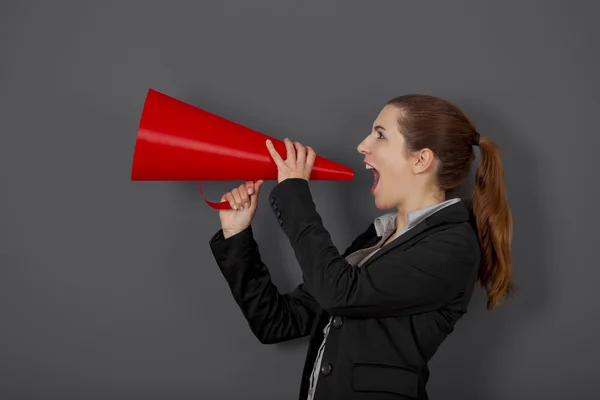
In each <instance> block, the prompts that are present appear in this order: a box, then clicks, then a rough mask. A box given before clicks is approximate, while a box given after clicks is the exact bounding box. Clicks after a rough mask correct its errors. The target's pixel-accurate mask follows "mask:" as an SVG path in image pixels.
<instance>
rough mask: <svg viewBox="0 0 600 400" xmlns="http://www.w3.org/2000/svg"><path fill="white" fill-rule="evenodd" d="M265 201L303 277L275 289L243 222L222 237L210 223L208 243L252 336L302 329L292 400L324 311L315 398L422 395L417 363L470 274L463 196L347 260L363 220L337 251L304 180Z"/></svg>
mask: <svg viewBox="0 0 600 400" xmlns="http://www.w3.org/2000/svg"><path fill="white" fill-rule="evenodd" d="M269 200H270V203H271V206H272V208H273V211H274V212H275V215H276V216H277V218H278V220H279V223H280V225H281V227H282V229H283V231H284V232H285V234H286V235H287V237H288V238H289V241H290V243H291V246H292V248H293V250H294V253H295V255H296V258H297V260H298V262H299V264H300V268H301V269H302V272H303V283H301V284H300V285H298V286H297V287H296V288H295V289H294V290H293V291H291V292H290V293H280V292H279V291H278V289H277V288H276V287H275V286H274V284H273V283H272V281H271V277H270V275H269V271H268V269H267V266H266V265H265V264H264V263H263V262H262V260H261V256H260V253H259V249H258V245H257V243H256V242H255V240H254V238H253V236H252V227H251V226H250V227H248V228H247V229H246V230H244V231H243V232H241V233H239V234H237V235H234V236H232V237H230V238H227V239H224V238H223V234H222V231H221V230H219V231H218V232H217V233H216V234H215V235H214V236H213V237H212V238H211V239H210V248H211V250H212V252H213V255H214V257H215V260H216V262H217V264H218V266H219V268H220V269H221V271H222V273H223V276H224V277H225V279H226V280H227V282H228V284H229V287H230V288H231V293H232V294H233V297H234V299H235V301H236V302H237V304H238V305H239V307H240V309H241V311H242V313H243V315H244V317H245V318H246V319H247V321H248V324H249V326H250V329H251V330H252V332H253V333H254V335H255V336H256V337H257V338H258V340H259V341H260V342H261V343H278V342H282V341H285V340H291V339H296V338H300V337H303V336H307V335H310V336H311V338H310V343H309V346H308V352H307V356H306V361H305V365H304V370H303V374H302V379H301V384H300V397H299V399H300V400H305V399H306V396H307V393H308V383H309V377H310V374H311V371H312V368H313V363H314V361H315V358H316V355H317V351H318V349H319V346H320V344H321V341H322V339H323V328H324V327H325V325H326V324H327V322H328V320H329V316H333V317H334V318H333V321H332V327H331V330H330V332H329V335H328V338H327V345H326V347H325V351H324V354H323V360H322V364H321V371H320V376H319V379H318V382H317V387H316V392H315V397H314V398H315V400H321V399H327V400H336V399H344V400H352V399H427V398H428V396H427V392H426V389H425V385H426V383H427V381H428V379H429V369H428V367H427V363H428V361H429V360H430V359H431V357H432V356H433V355H434V353H435V352H436V350H437V348H438V346H439V345H440V344H441V343H442V342H443V341H444V339H445V338H446V336H447V335H448V334H450V333H451V332H452V331H453V329H454V324H455V323H456V321H458V320H459V319H460V318H461V317H462V315H463V314H464V313H465V312H466V311H467V304H468V303H469V300H470V298H471V294H472V292H473V288H474V284H475V281H476V278H477V270H478V266H479V262H480V248H479V242H478V239H477V234H476V231H475V229H474V222H473V216H472V214H471V212H470V209H469V207H468V205H467V203H466V202H465V201H464V200H463V201H460V202H458V203H455V204H452V205H450V206H448V207H446V208H444V209H442V210H440V211H438V212H436V213H435V214H433V215H432V216H430V217H428V218H427V219H425V220H424V221H422V222H421V223H419V224H418V225H416V226H415V227H413V228H412V229H411V230H409V231H408V232H406V233H404V234H403V235H401V236H399V237H397V238H396V239H395V240H394V241H392V242H391V243H389V244H388V245H386V246H384V247H383V248H381V249H380V250H379V251H378V252H377V253H376V254H375V255H373V256H372V257H371V258H370V259H369V260H367V261H366V262H365V263H364V264H363V265H362V266H361V267H354V266H352V265H351V264H349V263H348V262H347V261H346V260H345V256H346V255H348V254H350V253H351V252H354V251H355V250H358V249H361V248H364V247H367V246H370V245H373V244H375V243H376V242H377V241H378V240H379V238H378V237H377V235H376V232H375V227H374V225H373V224H371V225H370V226H369V227H368V229H367V230H366V231H364V232H363V233H362V234H360V235H359V236H358V237H357V238H356V239H355V240H354V241H353V242H352V244H351V245H350V246H349V247H348V248H347V249H346V250H345V251H344V253H341V254H340V253H339V252H338V250H337V249H336V247H335V246H334V245H333V243H332V241H331V237H330V234H329V233H328V232H327V230H326V229H325V228H324V227H323V224H322V220H321V217H320V216H319V214H318V213H317V211H316V207H315V204H314V203H313V200H312V196H311V193H310V190H309V186H308V182H307V181H306V180H303V179H286V180H284V181H283V182H281V183H279V184H278V185H277V186H275V188H274V189H273V190H272V191H271V194H270V196H269Z"/></svg>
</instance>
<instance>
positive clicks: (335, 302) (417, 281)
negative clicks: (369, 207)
mask: <svg viewBox="0 0 600 400" xmlns="http://www.w3.org/2000/svg"><path fill="white" fill-rule="evenodd" d="M478 260H479V257H478V252H477V251H476V250H474V248H473V244H472V241H470V240H469V237H468V236H465V235H462V234H459V233H457V232H456V230H447V231H443V232H438V233H434V234H432V235H430V236H428V237H425V238H424V239H422V240H421V241H419V242H418V243H416V244H415V245H413V246H412V247H411V248H409V249H407V250H405V251H402V252H394V251H391V252H390V253H388V254H386V255H384V256H382V257H381V258H380V259H378V260H376V261H374V262H373V263H372V264H370V265H369V266H368V267H366V268H364V269H361V268H356V267H353V266H350V265H344V262H345V260H338V261H337V264H338V266H337V269H336V267H333V268H331V267H332V265H331V264H330V265H329V267H330V268H331V270H330V272H331V273H334V274H335V279H332V278H330V279H325V280H323V281H322V282H327V284H326V286H325V285H324V286H321V287H320V289H321V290H320V299H319V300H320V301H321V303H322V304H321V305H322V306H323V308H324V309H325V310H326V311H327V312H329V313H331V314H336V315H346V316H354V317H377V316H380V317H386V316H400V315H407V314H415V313H422V312H427V311H432V310H436V309H439V308H442V307H444V306H445V305H447V304H448V303H449V302H450V301H452V300H453V298H454V297H455V296H456V295H457V294H458V293H459V292H461V291H462V290H463V289H464V287H465V285H466V284H468V283H469V282H471V279H470V278H472V277H473V276H474V274H475V273H476V271H477V265H478ZM332 276H333V275H332Z"/></svg>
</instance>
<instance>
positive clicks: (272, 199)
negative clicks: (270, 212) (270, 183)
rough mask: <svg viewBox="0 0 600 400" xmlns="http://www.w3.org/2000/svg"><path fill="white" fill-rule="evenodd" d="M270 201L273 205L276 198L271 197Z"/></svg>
mask: <svg viewBox="0 0 600 400" xmlns="http://www.w3.org/2000/svg"><path fill="white" fill-rule="evenodd" d="M269 203H271V205H273V204H274V203H275V199H274V198H272V197H271V198H269Z"/></svg>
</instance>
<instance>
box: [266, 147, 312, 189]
mask: <svg viewBox="0 0 600 400" xmlns="http://www.w3.org/2000/svg"><path fill="white" fill-rule="evenodd" d="M284 143H285V147H286V148H287V158H286V160H285V161H284V160H283V159H282V158H281V156H280V155H279V153H277V151H276V150H275V147H273V143H272V142H271V141H270V140H267V149H269V153H271V157H272V158H273V161H275V164H276V165H277V169H278V174H277V182H278V183H280V182H282V181H284V180H286V179H288V178H302V179H305V180H307V181H308V180H309V179H310V173H311V172H312V168H313V165H314V163H315V157H316V153H315V151H314V150H313V149H312V147H310V146H306V147H305V146H303V145H302V144H300V143H299V142H294V143H292V141H291V140H289V139H288V138H285V139H284Z"/></svg>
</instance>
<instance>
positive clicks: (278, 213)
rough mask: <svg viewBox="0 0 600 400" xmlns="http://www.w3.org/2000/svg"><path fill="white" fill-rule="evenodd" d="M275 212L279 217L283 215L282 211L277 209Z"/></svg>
mask: <svg viewBox="0 0 600 400" xmlns="http://www.w3.org/2000/svg"><path fill="white" fill-rule="evenodd" d="M275 213H276V214H277V218H279V217H281V211H279V210H277V211H276V212H275Z"/></svg>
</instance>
